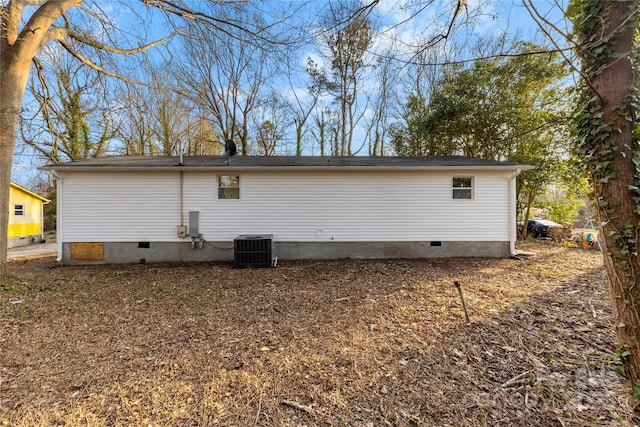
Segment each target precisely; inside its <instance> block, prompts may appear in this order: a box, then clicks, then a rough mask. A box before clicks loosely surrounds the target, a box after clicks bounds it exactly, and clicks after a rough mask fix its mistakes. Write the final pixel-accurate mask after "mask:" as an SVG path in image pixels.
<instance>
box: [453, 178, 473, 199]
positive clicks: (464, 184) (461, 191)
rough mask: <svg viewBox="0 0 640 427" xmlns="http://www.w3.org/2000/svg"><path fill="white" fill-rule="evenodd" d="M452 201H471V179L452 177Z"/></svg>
mask: <svg viewBox="0 0 640 427" xmlns="http://www.w3.org/2000/svg"><path fill="white" fill-rule="evenodd" d="M453 199H454V200H471V199H473V177H471V176H454V177H453Z"/></svg>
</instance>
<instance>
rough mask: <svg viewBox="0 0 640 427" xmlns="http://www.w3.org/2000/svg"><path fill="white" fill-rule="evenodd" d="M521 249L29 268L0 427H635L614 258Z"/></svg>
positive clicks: (11, 288)
mask: <svg viewBox="0 0 640 427" xmlns="http://www.w3.org/2000/svg"><path fill="white" fill-rule="evenodd" d="M519 249H521V250H526V251H531V252H535V254H536V255H535V256H531V257H528V258H527V259H524V260H515V259H485V258H456V259H440V260H341V261H322V262H318V261H307V262H282V261H281V262H280V263H279V265H278V267H277V268H271V269H232V268H231V267H230V264H220V263H216V264H209V263H198V264H135V265H113V266H57V265H56V264H55V262H54V259H53V257H46V258H33V259H23V260H17V261H13V262H11V263H10V266H9V273H10V274H9V277H7V278H4V279H3V281H2V283H1V284H0V425H10V426H36V425H43V426H48V425H68V426H100V425H109V426H125V425H153V426H211V425H220V426H253V425H256V426H455V427H458V426H632V425H634V423H635V422H637V420H636V419H634V418H632V411H631V408H630V406H632V404H633V402H631V401H630V400H629V396H628V394H627V389H626V386H625V383H624V380H623V379H622V378H621V377H620V376H619V375H618V374H616V373H615V370H616V367H618V363H619V360H618V359H617V357H616V353H615V349H616V347H615V336H614V333H613V327H612V320H611V311H610V303H609V294H608V291H607V288H606V284H605V282H606V281H605V276H604V271H603V264H602V259H601V254H600V253H598V252H593V251H590V252H588V251H583V250H581V249H578V248H569V247H567V246H566V245H561V244H555V243H552V242H537V243H528V244H526V245H521V246H520V247H519ZM454 281H458V282H459V283H460V284H461V289H462V292H463V295H464V299H465V301H466V305H467V308H468V313H469V316H470V320H471V322H470V323H466V321H465V317H464V311H463V309H462V304H461V300H460V296H459V294H458V290H457V289H456V287H455V286H454Z"/></svg>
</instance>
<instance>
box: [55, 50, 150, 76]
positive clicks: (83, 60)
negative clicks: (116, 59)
mask: <svg viewBox="0 0 640 427" xmlns="http://www.w3.org/2000/svg"><path fill="white" fill-rule="evenodd" d="M56 41H57V42H58V43H60V45H61V46H62V47H63V48H64V49H65V50H66V51H67V52H69V53H70V54H71V56H73V57H74V58H76V59H77V60H78V61H80V62H81V63H83V64H84V65H86V66H87V67H89V68H91V69H93V70H96V71H98V72H99V73H102V74H104V75H107V76H109V77H115V78H117V79H119V80H122V81H123V82H126V83H133V84H138V85H143V86H149V85H146V84H145V83H143V82H141V81H138V80H134V79H129V78H127V77H125V76H123V75H122V74H118V73H114V72H112V71H109V70H107V69H106V68H103V67H101V66H100V65H98V64H96V63H95V62H93V61H91V60H90V59H88V58H86V57H84V56H82V55H81V54H80V53H79V52H77V51H76V50H75V49H74V48H73V47H72V46H71V45H70V44H69V43H67V41H66V40H64V39H56Z"/></svg>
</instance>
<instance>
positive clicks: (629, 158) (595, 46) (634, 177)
mask: <svg viewBox="0 0 640 427" xmlns="http://www.w3.org/2000/svg"><path fill="white" fill-rule="evenodd" d="M639 13H640V2H639V1H638V0H628V1H611V2H603V1H599V0H574V1H573V3H572V4H571V6H570V8H569V10H568V15H569V16H570V17H571V18H572V20H573V22H574V27H575V34H576V38H575V42H576V45H577V54H578V56H579V58H580V61H581V70H580V74H581V76H582V85H581V87H580V94H579V98H578V102H577V108H576V110H575V113H574V116H573V123H574V125H575V132H576V137H577V149H578V152H579V154H580V155H581V156H582V159H583V161H584V163H585V165H586V167H587V169H588V171H589V172H590V174H591V177H592V182H593V187H594V192H595V198H596V203H597V207H598V215H599V219H600V223H601V232H602V233H601V234H602V243H603V252H604V260H605V266H606V269H607V276H608V281H609V286H610V288H611V295H612V303H613V313H614V318H615V326H616V332H617V335H618V341H619V347H618V349H619V356H620V358H621V359H622V361H623V362H624V374H625V375H626V377H627V378H628V380H629V382H630V385H631V387H632V390H633V394H634V395H635V397H636V398H640V283H639V279H640V258H639V257H638V253H639V252H640V173H639V166H640V146H639V144H638V136H639V132H638V119H637V112H638V108H639V107H640V104H639V103H638V80H637V77H638V68H637V62H636V61H637V58H636V53H635V52H636V49H637V34H638V14H639Z"/></svg>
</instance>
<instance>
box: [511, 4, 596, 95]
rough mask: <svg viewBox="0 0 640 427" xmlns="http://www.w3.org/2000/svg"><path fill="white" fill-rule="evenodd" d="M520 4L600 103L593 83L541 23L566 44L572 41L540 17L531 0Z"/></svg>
mask: <svg viewBox="0 0 640 427" xmlns="http://www.w3.org/2000/svg"><path fill="white" fill-rule="evenodd" d="M522 4H524V7H525V9H527V12H529V15H530V16H531V18H532V19H533V21H534V22H535V23H536V24H537V25H538V28H540V31H542V32H543V33H544V35H545V36H546V37H547V39H549V41H550V42H551V43H552V44H553V46H554V47H555V48H556V49H557V50H558V52H560V54H561V55H562V57H563V58H564V59H565V61H566V62H567V64H569V67H571V69H572V70H573V71H575V72H576V73H578V74H579V75H580V77H582V80H583V81H584V82H585V83H586V84H587V86H589V89H591V90H592V91H593V93H594V94H595V95H596V96H597V97H598V99H599V100H600V101H601V102H602V101H603V99H604V98H603V97H602V94H600V92H599V91H598V89H596V87H595V86H594V85H593V83H592V82H591V79H590V78H589V76H587V75H586V74H584V73H583V72H582V70H581V69H580V68H579V67H578V66H576V65H575V64H574V61H572V60H571V58H569V57H567V55H565V52H564V49H561V48H560V46H559V45H558V43H557V42H556V40H555V38H554V37H552V36H551V34H550V33H549V31H547V29H546V28H545V27H544V25H542V23H544V24H545V25H548V26H549V27H551V28H553V30H555V31H556V32H557V33H558V34H560V35H561V36H562V37H563V38H564V39H565V40H566V41H567V42H569V43H572V42H573V41H572V40H571V38H570V37H569V35H568V34H565V33H564V32H562V31H561V30H560V29H559V28H558V27H557V26H555V25H554V24H553V23H551V22H550V21H549V20H548V19H546V18H545V17H544V16H542V14H541V13H540V12H539V11H538V9H536V7H535V6H534V5H533V1H532V0H524V1H523V2H522ZM573 45H574V48H576V45H575V43H573Z"/></svg>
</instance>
